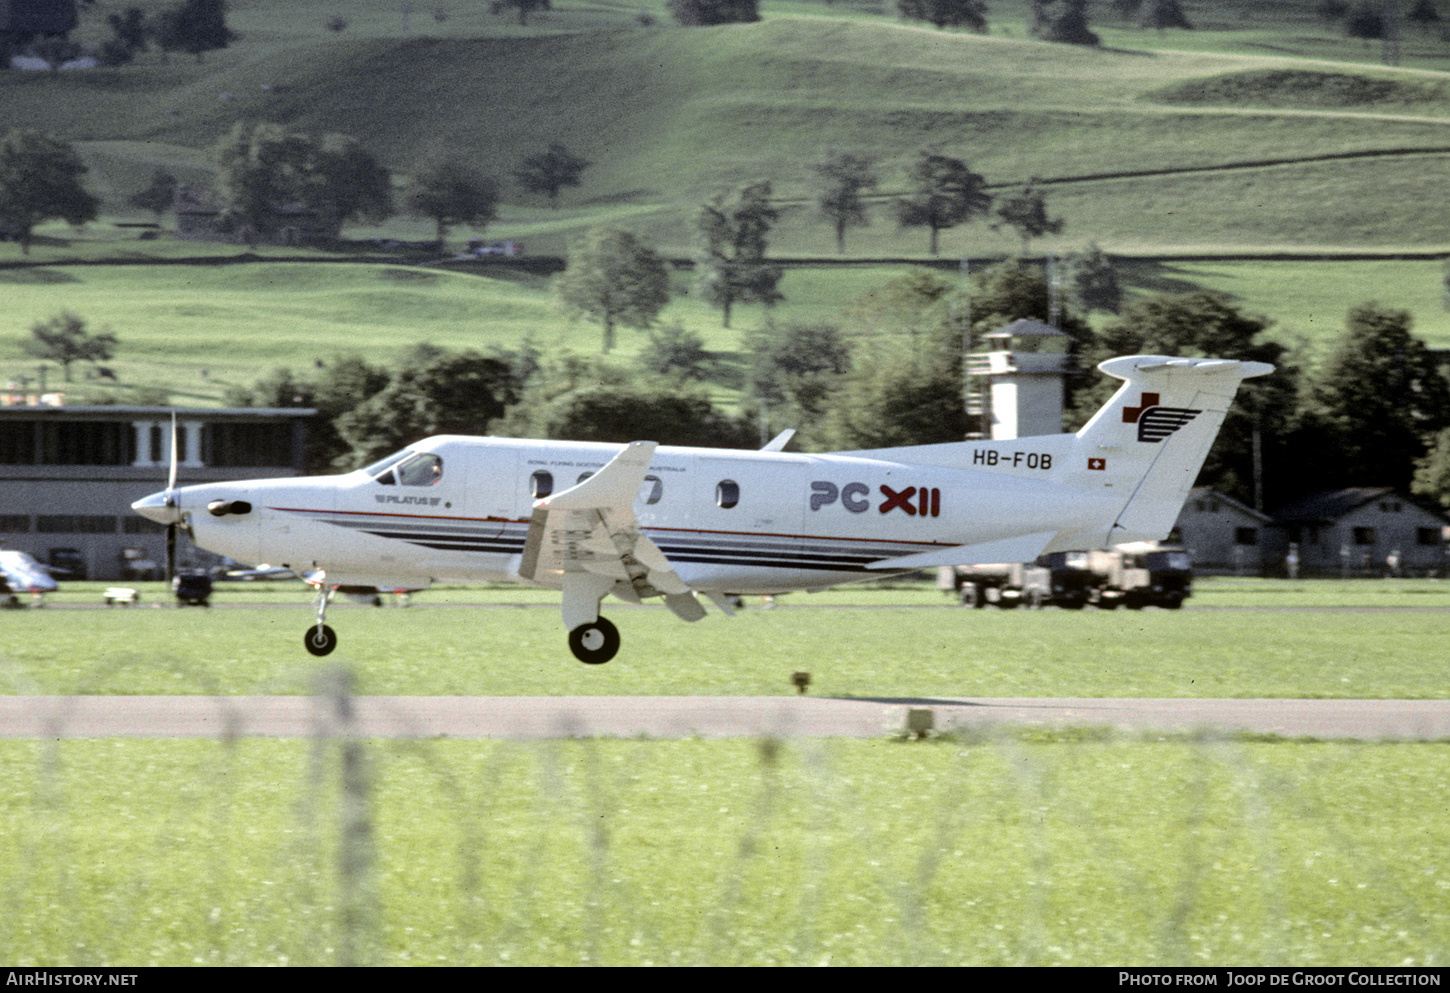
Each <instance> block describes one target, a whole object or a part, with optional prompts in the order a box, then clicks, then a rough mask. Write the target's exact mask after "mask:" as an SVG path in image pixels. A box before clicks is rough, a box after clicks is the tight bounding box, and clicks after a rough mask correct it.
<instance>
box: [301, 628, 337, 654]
mask: <svg viewBox="0 0 1450 993" xmlns="http://www.w3.org/2000/svg"><path fill="white" fill-rule="evenodd" d="M302 644H303V645H305V646H307V650H308V651H309V652H311V653H312V654H313V655H316V656H318V657H319V658H320V657H321V656H323V655H331V654H332V650H333V649H334V648H336V647H337V632H336V631H334V630H332V628H330V627H328V626H327V625H326V624H315V625H313V626H312V627H310V628H308V629H307V633H306V634H305V635H303V636H302Z"/></svg>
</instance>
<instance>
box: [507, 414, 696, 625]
mask: <svg viewBox="0 0 1450 993" xmlns="http://www.w3.org/2000/svg"><path fill="white" fill-rule="evenodd" d="M654 450H655V443H654V442H652V441H636V442H633V443H631V444H630V445H628V446H626V447H625V449H624V450H623V451H621V452H620V453H619V454H618V455H616V456H615V457H614V458H613V459H611V460H610V461H609V463H608V464H607V465H605V467H604V468H603V469H600V470H599V471H598V472H596V473H595V474H594V475H592V476H590V477H589V478H588V479H586V480H584V481H583V482H582V483H580V484H578V485H577V486H573V487H570V488H569V489H567V490H564V491H563V492H561V493H558V494H556V495H554V496H547V497H543V498H542V499H540V500H537V501H535V503H534V510H533V516H532V518H531V520H530V522H529V534H528V537H527V538H526V539H525V541H524V552H523V556H522V558H521V559H520V563H519V575H521V576H522V577H523V578H525V579H529V580H532V581H534V582H537V583H542V584H545V585H549V586H557V585H562V582H563V576H564V575H565V574H566V573H589V574H591V575H594V576H600V577H604V578H608V579H613V580H615V581H616V585H615V587H614V589H613V592H614V593H615V595H617V596H622V597H624V598H625V599H634V600H636V601H637V599H638V597H641V596H656V595H664V596H665V597H666V598H667V599H666V605H667V606H669V607H670V609H671V610H673V611H674V612H675V613H676V614H679V615H680V616H682V617H683V616H685V615H686V614H690V615H693V614H695V612H696V610H699V609H700V608H699V604H698V602H696V601H695V600H694V595H693V593H692V592H691V590H690V587H689V586H688V585H686V583H685V582H684V580H682V579H680V577H679V576H678V575H677V574H676V573H675V570H674V568H673V567H672V566H671V565H670V562H669V560H668V559H667V558H665V555H664V553H663V552H661V551H660V550H659V547H658V546H656V545H655V543H654V542H652V541H650V539H649V538H648V537H647V536H646V535H645V534H644V533H643V532H642V531H640V529H639V525H638V522H637V521H636V519H635V516H634V508H633V505H634V501H635V498H636V497H637V496H638V495H639V491H640V487H641V486H642V485H643V484H644V477H645V473H646V472H647V471H648V470H649V463H650V458H651V457H652V456H653V454H654ZM685 599H689V600H690V601H691V602H692V603H695V608H694V609H692V608H690V607H689V606H688V605H687V604H685V603H684V600H685ZM686 619H687V620H691V619H694V617H693V616H691V617H687V618H686Z"/></svg>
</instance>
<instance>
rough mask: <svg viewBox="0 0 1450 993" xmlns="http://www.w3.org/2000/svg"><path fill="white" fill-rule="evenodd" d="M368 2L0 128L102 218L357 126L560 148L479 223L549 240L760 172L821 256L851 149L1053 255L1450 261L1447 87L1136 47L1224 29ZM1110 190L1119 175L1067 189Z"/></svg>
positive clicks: (477, 154)
mask: <svg viewBox="0 0 1450 993" xmlns="http://www.w3.org/2000/svg"><path fill="white" fill-rule="evenodd" d="M994 6H995V7H1005V6H1007V5H1002V4H998V5H994ZM1198 6H1199V7H1201V8H1205V9H1204V10H1201V11H1200V13H1199V14H1198V16H1199V18H1200V20H1201V21H1203V20H1205V17H1204V15H1205V14H1207V13H1209V11H1208V10H1207V9H1206V8H1213V10H1215V11H1218V12H1219V13H1220V15H1221V16H1222V17H1223V18H1224V19H1225V20H1229V19H1231V18H1232V17H1234V16H1238V15H1236V14H1235V13H1234V8H1233V5H1230V4H1211V5H1202V4H1201V5H1198ZM1276 6H1279V5H1276ZM370 7H371V8H372V13H370V14H366V15H364V14H356V15H354V16H352V17H350V22H349V26H348V28H347V30H345V31H342V32H332V31H328V30H326V28H325V27H324V24H325V22H326V20H327V17H328V16H329V15H330V13H331V11H330V10H329V7H328V5H324V4H320V3H319V4H301V5H279V4H276V3H267V2H263V0H252V2H242V0H237V2H234V3H233V4H232V5H231V8H232V11H233V14H232V18H231V20H232V23H233V24H234V26H236V27H237V28H238V30H239V31H240V32H241V34H242V38H241V39H240V40H239V41H238V42H237V43H236V44H235V45H234V46H232V47H231V48H228V49H226V50H223V51H218V52H211V53H208V54H207V55H206V56H205V60H204V61H203V62H200V63H197V62H195V61H193V60H192V59H190V58H189V57H173V58H171V59H169V60H167V61H163V60H162V59H161V57H160V56H159V55H158V54H156V53H149V54H144V55H142V56H141V57H140V59H139V60H138V61H137V62H136V63H134V64H132V65H129V66H125V67H122V68H118V69H106V70H101V69H98V70H91V71H84V72H65V73H59V74H50V73H13V72H12V73H8V74H5V75H4V76H3V77H0V85H3V86H4V87H5V91H6V92H5V100H4V101H3V105H0V126H3V127H6V128H8V127H16V126H22V125H25V126H34V125H35V124H37V122H43V124H44V127H45V128H46V129H47V130H49V131H51V132H52V133H55V134H57V135H59V136H61V137H64V138H67V139H69V140H72V141H76V142H79V143H80V144H81V145H82V147H83V149H84V150H85V152H86V154H87V156H88V157H89V160H90V162H91V163H92V164H93V167H94V172H93V176H92V184H93V186H94V188H95V189H96V190H97V191H98V192H99V193H100V194H101V195H103V196H104V197H105V198H106V200H107V205H108V207H109V208H110V209H112V210H121V209H122V201H123V200H124V197H125V196H126V195H128V194H129V193H131V192H133V191H134V190H135V189H137V188H139V187H140V186H141V185H143V184H144V182H145V180H146V178H147V177H148V176H149V173H150V171H151V169H153V168H155V167H167V168H169V169H171V170H172V171H173V172H175V173H177V174H178V175H180V176H182V177H183V178H191V179H196V180H199V179H204V177H205V172H206V168H207V158H206V154H205V153H206V150H207V149H208V148H209V147H210V145H211V144H212V143H213V142H214V141H215V140H216V139H217V138H218V137H219V136H220V135H221V134H223V133H224V132H225V131H226V130H227V129H228V128H229V127H231V126H232V125H233V124H234V123H235V122H237V121H239V120H257V119H265V120H272V121H279V122H283V123H286V124H288V125H291V126H294V127H297V128H299V129H303V130H308V131H312V132H322V131H326V130H335V131H342V132H345V133H349V134H352V135H355V136H358V137H359V138H361V139H362V140H363V141H364V142H365V143H366V144H367V145H368V146H369V147H370V148H371V149H373V150H374V151H375V152H376V153H377V154H378V155H380V156H381V157H382V158H383V159H384V160H385V162H386V163H387V164H388V165H389V166H390V167H391V168H392V169H394V170H395V171H396V172H397V173H398V174H400V175H402V174H405V173H406V172H407V170H408V169H409V168H410V166H411V164H412V163H414V162H415V161H416V160H417V159H418V157H419V156H420V155H422V154H423V153H425V152H427V151H429V150H431V149H435V148H445V149H450V150H452V151H454V152H457V153H459V154H463V155H466V156H468V157H469V158H471V159H472V160H474V161H476V162H477V163H478V164H479V165H480V166H481V167H482V168H483V169H485V170H486V171H488V172H491V173H493V174H495V175H497V176H499V177H500V178H501V179H503V180H504V181H505V186H506V187H510V182H511V181H510V173H511V172H512V170H513V169H514V168H515V167H516V166H517V165H518V163H519V161H520V160H521V159H522V158H523V157H524V156H525V155H528V154H531V153H533V152H536V151H538V150H540V149H541V148H542V147H544V145H546V144H547V143H548V142H550V141H561V142H563V143H564V144H566V145H567V146H569V147H570V149H571V150H573V151H575V152H577V153H579V154H582V155H584V156H585V157H586V158H588V159H590V160H591V161H592V162H593V163H594V165H593V167H592V168H591V169H590V170H589V171H588V172H587V173H586V175H585V183H584V186H583V187H581V188H580V189H579V190H576V191H569V192H568V193H567V194H566V197H565V200H564V202H563V204H562V206H561V207H560V209H559V210H557V211H550V210H548V209H546V208H545V206H544V204H543V203H542V202H541V201H540V200H539V199H538V198H536V197H529V196H528V195H526V194H523V193H521V192H519V191H518V190H516V189H512V188H507V189H506V192H505V196H506V199H507V200H508V202H507V203H506V204H505V207H504V210H503V212H502V216H501V218H500V220H499V222H498V223H497V225H496V226H495V228H493V229H492V231H491V233H492V234H495V235H497V236H499V237H515V238H520V239H523V240H525V241H526V242H527V243H528V245H529V247H530V250H531V251H543V252H549V251H558V250H560V249H561V248H562V246H563V244H564V243H565V238H566V236H567V235H568V234H569V233H570V232H572V231H574V230H577V229H578V228H580V227H581V226H584V225H586V224H588V223H591V222H594V221H598V220H604V219H608V220H628V221H629V222H630V223H632V224H634V225H635V226H637V227H641V228H643V229H646V230H648V231H650V232H651V233H652V234H653V235H654V236H655V237H656V238H658V239H659V240H660V242H661V243H662V244H663V245H664V246H665V247H666V248H668V249H672V250H677V251H684V250H685V249H687V247H688V242H689V234H690V231H689V220H690V218H691V216H692V215H693V212H694V209H695V208H696V207H697V206H698V204H699V203H700V202H701V201H702V200H703V199H704V198H706V197H708V196H709V195H711V194H713V193H714V192H715V191H717V190H718V189H720V188H722V187H725V186H728V185H731V184H738V183H741V182H744V181H747V180H750V179H755V178H768V179H770V180H772V181H773V183H774V184H775V189H776V193H777V195H778V196H780V197H782V198H783V199H784V200H785V201H787V204H788V205H789V203H791V202H795V203H797V204H799V207H800V209H796V210H788V211H787V213H786V216H785V217H784V219H783V222H782V227H781V230H780V231H779V232H778V235H777V237H776V239H775V242H774V247H775V248H776V250H777V251H778V252H780V253H782V254H787V255H789V254H828V253H830V252H831V251H832V246H831V244H830V241H829V231H828V230H827V228H826V226H825V225H823V224H821V223H820V222H818V221H817V220H816V218H815V217H814V216H813V215H814V211H813V210H812V209H810V208H809V196H810V187H809V179H810V173H809V170H808V166H809V163H810V162H811V161H813V160H814V159H815V158H817V157H818V156H820V155H821V154H822V153H823V152H825V151H826V150H828V149H830V148H836V147H848V148H853V149H860V150H863V151H865V152H867V153H869V154H871V155H873V156H875V157H876V158H877V159H878V161H879V162H880V164H881V171H882V175H883V179H884V180H885V193H886V194H889V193H890V192H892V191H895V190H897V189H899V188H900V186H901V185H902V183H903V181H904V180H903V177H904V174H905V169H906V167H907V165H908V164H909V162H910V161H911V159H912V157H913V156H914V155H915V154H916V153H917V152H918V150H919V149H921V148H922V147H923V146H926V145H934V146H939V147H941V148H942V149H943V150H944V151H946V152H948V153H949V154H952V155H956V156H959V157H962V158H964V159H966V160H967V161H968V162H969V164H970V165H971V166H972V167H973V168H974V169H976V170H977V171H979V172H981V173H983V174H984V175H985V176H986V177H987V178H988V180H989V181H991V182H992V183H994V184H1004V185H1005V184H1014V183H1020V182H1023V181H1025V180H1027V179H1028V178H1029V177H1032V176H1040V177H1043V178H1045V179H1049V180H1057V181H1060V182H1056V183H1054V184H1053V186H1052V200H1051V206H1052V208H1053V209H1054V210H1055V211H1056V212H1057V213H1060V214H1061V215H1062V216H1063V218H1064V219H1065V220H1066V227H1065V230H1064V233H1063V235H1062V237H1061V239H1060V240H1059V242H1058V244H1055V245H1054V244H1051V243H1048V242H1044V243H1042V247H1043V248H1047V249H1053V248H1065V247H1076V246H1079V245H1081V244H1082V243H1084V242H1085V241H1087V240H1090V239H1091V240H1097V241H1099V242H1100V243H1101V244H1103V245H1104V247H1106V248H1108V249H1110V250H1119V251H1132V252H1154V251H1162V250H1203V251H1238V250H1243V249H1254V248H1265V247H1281V246H1294V247H1307V248H1314V249H1325V250H1332V249H1336V248H1347V247H1353V248H1363V247H1376V248H1378V247H1394V248H1400V247H1421V248H1435V249H1438V248H1439V247H1442V246H1450V215H1447V214H1446V213H1445V212H1435V211H1425V210H1424V204H1425V203H1427V202H1433V201H1434V200H1435V199H1437V194H1438V192H1439V191H1440V190H1441V189H1443V188H1444V186H1445V184H1446V180H1447V179H1450V102H1447V80H1450V75H1446V74H1445V73H1442V72H1439V71H1425V70H1420V69H1386V68H1382V67H1377V66H1373V65H1368V64H1361V65H1355V66H1350V65H1345V64H1342V63H1340V64H1329V63H1321V62H1314V61H1306V60H1304V59H1302V58H1297V57H1288V56H1263V55H1241V54H1220V53H1213V52H1203V51H1199V52H1187V51H1171V50H1166V49H1161V50H1151V49H1147V48H1144V47H1141V46H1144V45H1148V44H1156V45H1166V44H1188V43H1194V44H1197V45H1205V44H1207V43H1208V41H1209V40H1210V39H1211V38H1219V39H1221V41H1223V44H1222V45H1221V46H1220V47H1230V48H1231V47H1234V46H1232V45H1229V44H1227V39H1233V38H1239V40H1240V47H1242V39H1243V38H1247V37H1250V36H1254V37H1256V36H1257V35H1255V33H1254V32H1253V31H1245V30H1242V29H1241V30H1239V31H1236V32H1226V31H1214V30H1209V31H1206V32H1171V33H1168V34H1166V35H1163V36H1159V35H1157V34H1155V33H1152V32H1144V31H1136V30H1134V31H1127V30H1110V25H1111V22H1105V23H1104V25H1103V26H1102V31H1103V33H1104V35H1105V40H1106V41H1108V42H1110V43H1121V44H1122V45H1127V44H1129V43H1135V44H1136V45H1138V46H1140V47H1136V48H1128V47H1119V46H1118V44H1105V45H1104V46H1103V47H1101V48H1096V49H1090V48H1080V47H1075V46H1067V45H1051V44H1046V43H1040V42H1035V41H1029V40H1023V38H1022V34H1023V33H1024V32H1023V31H1022V26H1021V24H1020V22H1017V23H1014V22H1012V21H1011V20H1010V19H1009V18H1010V13H1011V10H1010V8H1009V9H1007V10H1004V11H1003V12H1002V13H1001V14H1000V17H1001V18H1003V19H1002V20H1001V21H998V22H994V33H993V34H991V35H988V36H976V35H970V34H963V33H955V32H942V31H936V30H932V29H930V28H922V27H916V26H910V25H905V24H901V23H897V22H895V21H893V20H889V19H885V18H881V17H874V18H873V17H869V16H862V15H859V14H852V13H850V12H849V11H842V14H843V15H844V16H840V17H834V18H825V17H820V16H811V15H807V14H802V13H792V14H779V13H775V12H773V11H772V10H771V9H770V7H769V5H767V6H766V8H765V14H766V18H765V20H763V21H762V22H760V23H757V24H750V25H731V26H722V27H715V28H681V27H678V26H675V25H673V24H672V23H670V22H669V19H668V18H667V17H665V16H662V15H660V16H659V20H658V22H657V23H656V24H655V25H654V26H641V25H640V24H639V23H638V21H637V17H638V13H639V9H638V8H635V7H629V8H624V7H610V6H608V5H603V6H600V5H586V4H577V5H576V4H571V3H568V2H567V0H565V2H561V3H560V4H558V8H557V9H556V10H554V11H552V12H549V13H546V14H543V15H540V16H538V17H537V18H535V20H534V22H533V25H534V26H533V27H531V28H529V29H524V28H519V27H517V26H516V25H514V24H513V23H512V15H509V16H508V17H504V16H502V15H498V16H484V15H483V14H482V13H481V12H478V13H471V14H464V13H459V14H456V15H455V14H452V13H450V14H449V16H448V17H447V18H446V19H445V20H443V21H442V22H438V21H435V20H434V19H433V17H432V16H431V14H430V13H427V12H421V11H413V12H412V14H411V21H410V33H409V34H407V35H403V34H402V33H401V27H402V24H401V17H400V14H399V10H400V5H394V4H374V5H370ZM1189 7H1190V10H1192V7H1193V5H1189ZM1289 8H1290V9H1291V11H1292V9H1297V8H1295V7H1294V5H1289ZM792 9H794V10H797V11H799V10H807V9H814V10H817V11H825V10H828V9H830V8H827V7H825V6H824V5H815V6H814V7H813V8H812V7H809V6H807V5H796V6H795V7H794V8H792ZM1023 9H1024V10H1025V5H1024V6H1023ZM93 19H94V18H93ZM1206 22H1207V23H1210V24H1212V23H1217V22H1215V21H1214V20H1213V19H1212V18H1211V17H1210V18H1207V21H1206ZM1296 23H1297V22H1296V21H1294V20H1293V19H1290V20H1288V21H1286V22H1285V24H1283V25H1280V27H1281V28H1285V29H1293V28H1294V27H1295V24H1296ZM1095 26H1096V25H1095ZM425 32H426V36H425ZM1008 32H1010V33H1011V36H1010V37H1008V36H1007V33H1008ZM1294 37H1298V36H1297V35H1292V34H1291V35H1289V36H1288V39H1281V40H1291V39H1292V38H1294ZM1332 43H1334V42H1333V39H1332V38H1330V37H1329V36H1328V35H1325V37H1323V38H1319V39H1317V40H1315V46H1316V47H1324V46H1326V45H1329V44H1332ZM1336 44H1338V47H1339V51H1340V53H1341V54H1342V55H1343V56H1346V57H1356V56H1360V57H1362V56H1363V55H1364V54H1366V53H1365V52H1364V51H1363V49H1362V47H1361V46H1360V45H1359V43H1349V42H1343V41H1340V42H1338V43H1336ZM1143 172H1151V173H1154V174H1152V175H1146V176H1144V175H1140V174H1141V173H1143ZM1104 175H1112V176H1117V177H1119V178H1111V179H1105V178H1092V179H1088V180H1083V179H1081V177H1103V176H1104ZM880 213H881V214H882V216H881V217H879V218H878V222H877V223H876V224H875V225H874V226H873V227H871V228H869V229H867V230H865V231H861V232H856V233H853V236H852V238H851V242H850V248H851V251H852V254H861V255H890V256H901V255H907V254H919V253H923V252H924V250H925V242H926V239H925V237H924V236H922V237H917V235H918V233H917V232H905V233H903V232H899V231H898V230H897V229H896V226H895V225H894V223H892V222H891V221H890V220H889V219H888V218H887V217H886V216H885V211H884V210H883V211H881V212H880ZM399 225H401V226H402V227H403V228H407V224H406V223H405V219H400V221H399ZM1014 242H1015V239H1013V238H1011V237H1009V236H1008V235H1007V234H1005V233H996V232H992V231H990V230H989V229H988V228H987V227H986V226H985V225H981V224H977V225H974V226H971V227H968V228H963V229H959V230H957V231H954V232H949V233H948V234H947V235H946V236H945V238H944V241H943V246H942V251H943V253H944V254H948V255H954V254H960V253H973V254H981V253H992V252H1002V251H1007V250H1010V249H1011V248H1012V247H1013V245H1014Z"/></svg>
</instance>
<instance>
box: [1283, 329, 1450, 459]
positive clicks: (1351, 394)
mask: <svg viewBox="0 0 1450 993" xmlns="http://www.w3.org/2000/svg"><path fill="white" fill-rule="evenodd" d="M1410 326H1411V318H1410V314H1409V312H1408V311H1404V310H1392V309H1389V308H1386V307H1382V306H1380V305H1379V304H1376V303H1366V304H1361V305H1360V306H1358V307H1355V308H1354V309H1353V310H1351V311H1350V312H1349V317H1348V320H1347V322H1346V327H1345V333H1344V336H1343V338H1341V340H1340V342H1339V345H1338V347H1337V348H1336V349H1335V351H1334V353H1333V354H1332V355H1331V356H1330V357H1329V360H1328V361H1327V362H1325V363H1324V365H1323V366H1322V367H1321V368H1320V370H1319V372H1318V374H1317V375H1316V376H1315V377H1314V380H1313V382H1312V384H1311V391H1310V409H1311V413H1312V415H1313V416H1314V417H1315V418H1317V419H1318V421H1319V422H1320V423H1321V424H1322V425H1323V427H1324V429H1325V430H1326V432H1327V433H1328V435H1329V438H1330V445H1331V447H1332V449H1333V450H1334V451H1336V452H1337V453H1338V454H1337V456H1336V470H1337V472H1338V475H1340V476H1341V477H1342V479H1343V480H1344V484H1347V485H1359V486H1394V487H1400V488H1403V487H1406V486H1408V485H1409V484H1410V481H1411V477H1412V467H1413V465H1414V463H1415V461H1416V460H1417V459H1420V458H1422V457H1423V456H1424V455H1425V453H1426V450H1427V448H1428V447H1429V444H1430V443H1431V441H1432V440H1433V439H1434V438H1435V436H1436V435H1437V434H1438V433H1439V432H1440V431H1443V430H1444V429H1445V428H1447V427H1450V383H1447V381H1446V379H1445V376H1444V375H1443V374H1442V373H1441V372H1440V369H1439V365H1438V363H1437V362H1436V360H1435V356H1434V354H1433V353H1432V352H1431V351H1430V349H1429V348H1427V347H1426V346H1425V343H1424V342H1422V341H1421V340H1420V339H1418V338H1416V337H1415V336H1414V335H1413V334H1412V333H1411V331H1410Z"/></svg>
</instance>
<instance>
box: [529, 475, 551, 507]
mask: <svg viewBox="0 0 1450 993" xmlns="http://www.w3.org/2000/svg"><path fill="white" fill-rule="evenodd" d="M529 492H530V493H531V494H533V497H534V499H535V500H542V499H543V498H544V497H546V496H548V495H549V494H550V493H553V492H554V474H553V473H552V472H546V471H544V470H543V469H540V470H539V471H538V472H536V473H534V474H533V475H532V476H530V477H529Z"/></svg>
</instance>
